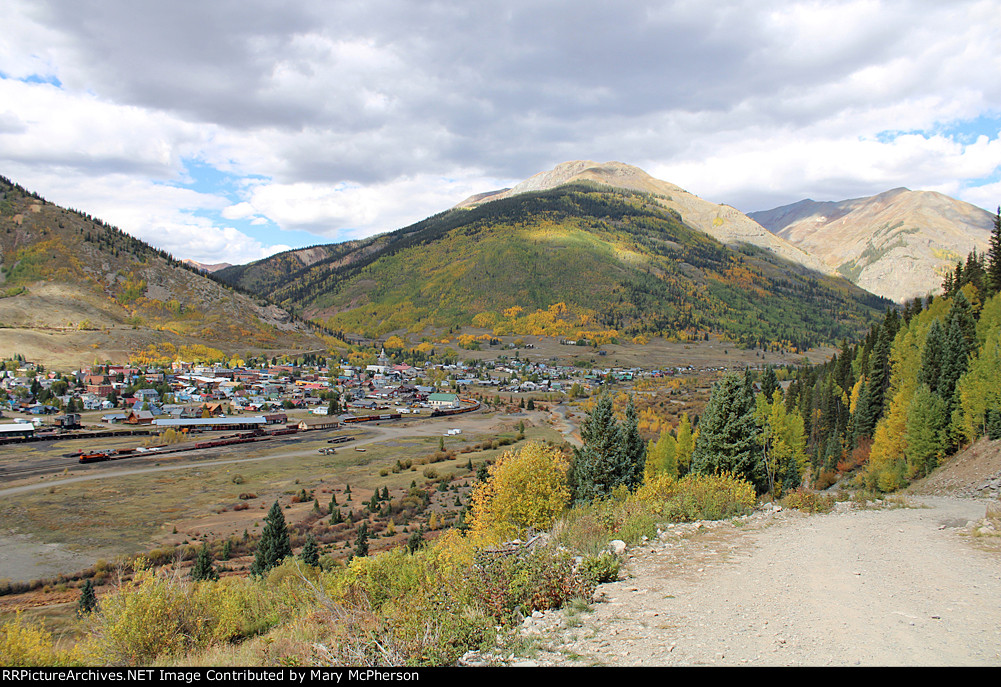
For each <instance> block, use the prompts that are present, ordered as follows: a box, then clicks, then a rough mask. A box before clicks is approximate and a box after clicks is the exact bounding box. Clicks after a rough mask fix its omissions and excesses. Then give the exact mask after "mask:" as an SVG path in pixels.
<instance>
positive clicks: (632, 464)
mask: <svg viewBox="0 0 1001 687" xmlns="http://www.w3.org/2000/svg"><path fill="white" fill-rule="evenodd" d="M619 434H620V437H621V438H620V440H619V441H620V445H621V452H620V456H621V460H622V463H621V465H620V467H619V470H618V472H619V475H618V479H617V484H616V486H618V485H619V484H624V485H625V486H626V488H627V489H629V490H630V491H633V490H634V489H636V487H638V486H639V485H640V484H642V483H643V470H644V468H645V467H646V442H645V441H643V438H642V437H641V436H640V430H639V415H638V413H637V412H636V405H635V404H634V403H633V399H632V397H630V398H629V405H627V406H626V418H625V421H624V422H623V423H622V426H621V427H620V428H619Z"/></svg>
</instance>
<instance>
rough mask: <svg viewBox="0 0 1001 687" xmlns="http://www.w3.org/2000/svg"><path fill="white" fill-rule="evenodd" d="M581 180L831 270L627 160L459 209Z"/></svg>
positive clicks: (569, 170) (578, 165) (590, 165)
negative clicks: (639, 196)
mask: <svg viewBox="0 0 1001 687" xmlns="http://www.w3.org/2000/svg"><path fill="white" fill-rule="evenodd" d="M580 181H589V182H594V183H598V184H604V185H607V186H611V187H613V188H620V189H626V190H629V191H638V192H641V193H647V194H651V196H652V198H653V201H654V202H656V203H657V204H659V205H661V206H662V207H664V208H666V209H668V210H673V211H675V212H677V213H678V214H679V215H680V216H681V219H682V220H683V221H684V222H685V223H686V224H687V225H689V226H691V227H693V228H695V229H699V230H701V231H704V232H705V233H707V234H709V235H710V236H712V237H713V238H715V239H716V240H717V241H719V242H720V243H724V244H726V245H728V246H736V245H739V244H741V243H748V244H751V245H753V246H757V247H759V248H764V249H765V250H768V251H770V252H772V253H775V254H776V255H778V256H780V257H782V258H784V259H786V260H790V261H792V262H795V263H798V264H800V265H803V266H805V267H808V268H810V269H812V270H816V271H818V272H824V273H831V272H832V270H831V269H830V267H829V266H828V265H827V264H826V263H824V262H822V261H821V260H818V259H817V258H816V257H815V256H813V255H811V254H810V253H809V252H807V251H804V250H802V249H801V248H799V247H797V246H794V245H792V244H790V243H788V242H786V241H785V240H781V239H777V238H776V236H775V235H774V234H772V233H770V232H768V231H765V230H764V229H763V228H762V226H761V225H760V224H758V223H757V222H755V221H753V220H751V219H750V218H748V217H747V215H744V214H743V213H742V212H740V211H738V210H736V209H735V208H733V207H731V206H729V205H717V204H715V203H712V202H710V201H707V200H703V199H702V198H699V197H698V196H696V195H694V194H692V193H689V192H688V191H686V190H684V189H683V188H681V187H680V186H676V185H675V184H672V183H670V182H667V181H662V180H660V179H655V178H654V177H652V176H650V175H649V174H647V173H646V172H644V171H643V170H642V169H640V168H638V167H634V166H632V165H627V164H625V163H622V162H604V163H598V162H594V161H591V160H573V161H570V162H563V163H561V164H558V165H556V167H554V168H553V169H551V170H548V171H545V172H540V173H539V174H536V175H534V176H532V177H530V178H528V179H526V180H525V181H523V182H521V183H520V184H517V185H515V186H514V187H512V188H509V189H503V190H500V191H491V192H487V193H480V194H477V195H475V196H471V197H470V198H467V199H465V200H464V201H462V202H461V203H459V204H458V205H457V206H456V207H459V208H469V207H476V206H478V205H482V204H483V203H488V202H492V201H497V200H501V199H504V198H511V197H513V196H516V195H518V194H521V193H527V192H531V191H545V190H548V189H553V188H557V187H559V186H562V185H565V184H572V183H575V182H580Z"/></svg>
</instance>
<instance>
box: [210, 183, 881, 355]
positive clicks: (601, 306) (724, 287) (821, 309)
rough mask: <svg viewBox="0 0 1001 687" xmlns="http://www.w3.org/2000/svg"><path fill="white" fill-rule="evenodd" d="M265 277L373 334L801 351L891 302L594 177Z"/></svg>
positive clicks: (292, 303) (330, 318) (440, 219)
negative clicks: (732, 241)
mask: <svg viewBox="0 0 1001 687" xmlns="http://www.w3.org/2000/svg"><path fill="white" fill-rule="evenodd" d="M285 259H286V260H287V258H285ZM231 270H232V268H231ZM228 272H229V276H227V275H224V278H230V277H231V276H232V275H233V274H235V273H234V272H232V271H228ZM278 272H280V269H279V265H278V263H277V262H273V263H272V268H271V270H270V274H272V275H275V274H277V273H278ZM236 283H242V285H243V286H246V287H252V284H251V283H250V282H247V281H244V282H236ZM269 285H270V286H271V287H272V290H271V292H270V293H271V295H272V297H273V298H274V299H275V300H276V301H277V302H278V303H280V304H281V305H282V306H283V307H286V308H289V309H296V310H299V311H300V312H302V313H303V314H304V315H306V316H309V317H312V318H317V319H320V320H322V321H323V322H325V323H326V324H327V325H328V326H329V327H330V328H332V329H343V330H346V331H351V332H356V333H360V334H364V335H368V336H379V335H383V334H385V333H387V332H390V331H395V330H410V331H414V332H418V331H424V330H426V329H427V328H429V327H435V328H448V329H452V328H458V327H468V326H475V327H480V328H485V329H486V330H489V331H491V332H492V333H493V334H495V335H501V334H548V335H554V336H572V337H580V336H584V337H588V338H601V337H606V338H607V337H610V336H619V337H621V336H630V337H632V336H637V335H643V334H663V335H666V336H671V337H681V338H686V337H687V338H692V337H699V338H701V337H702V336H704V335H705V334H706V333H708V332H713V333H716V334H721V335H723V336H725V337H728V338H731V339H733V340H738V341H742V342H748V343H750V342H755V343H761V344H765V343H781V344H788V345H793V346H798V347H808V346H812V345H816V344H820V343H824V342H833V341H837V340H838V339H840V338H842V337H844V336H853V335H854V334H855V333H857V332H858V331H860V330H862V329H864V328H866V327H868V325H869V322H870V318H871V317H872V315H873V313H874V311H876V310H882V308H884V307H885V305H886V303H885V302H884V301H882V300H881V299H879V298H877V297H874V296H872V295H871V294H868V293H866V292H864V291H862V290H860V289H858V288H856V287H854V286H852V285H850V284H849V283H848V282H846V281H844V280H841V279H837V278H832V277H828V276H825V275H820V274H817V273H813V272H809V271H807V270H805V269H804V268H802V267H800V266H798V265H794V264H792V263H788V262H786V261H783V260H782V259H780V258H777V257H775V256H773V255H772V254H770V253H767V252H765V251H763V250H761V249H757V248H753V247H750V246H748V247H745V248H744V249H742V250H740V251H735V250H732V249H730V248H727V247H726V246H724V245H722V244H721V243H719V242H718V241H716V240H715V239H713V238H711V237H709V236H707V235H706V234H704V233H703V232H700V231H696V230H694V229H692V228H690V227H688V226H687V225H686V224H684V222H683V221H682V220H681V218H680V217H679V216H678V215H677V214H676V213H673V212H671V211H670V210H666V209H664V208H663V207H662V206H660V205H658V204H657V203H656V202H654V200H653V198H652V197H650V196H647V195H645V194H642V193H634V192H628V191H621V190H611V189H609V188H607V187H603V186H598V185H589V184H573V185H569V186H563V187H560V188H557V189H554V190H548V191H543V192H538V193H527V194H521V195H518V196H515V197H512V198H507V199H503V200H498V201H494V202H492V203H489V204H485V205H482V206H479V207H476V208H473V209H468V210H467V209H461V210H451V211H448V212H445V213H442V214H440V215H436V216H434V217H431V218H428V219H426V220H424V221H422V222H419V223H417V224H414V225H412V226H410V227H407V228H405V229H401V230H399V231H397V232H393V233H391V234H386V235H383V236H381V237H378V239H377V240H375V241H373V242H370V243H367V244H365V245H364V246H363V247H362V248H359V249H356V250H354V251H352V250H348V251H343V250H342V251H339V252H338V253H337V254H331V255H330V257H328V258H326V259H323V260H319V261H317V262H315V263H314V264H312V265H309V266H306V267H302V268H300V269H298V270H296V271H294V272H290V273H288V274H287V275H286V277H285V279H284V280H283V281H281V280H274V281H271V282H269Z"/></svg>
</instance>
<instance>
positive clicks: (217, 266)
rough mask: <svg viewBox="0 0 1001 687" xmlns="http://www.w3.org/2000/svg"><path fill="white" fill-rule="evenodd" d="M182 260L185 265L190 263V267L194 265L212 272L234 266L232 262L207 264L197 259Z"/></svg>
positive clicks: (197, 268)
mask: <svg viewBox="0 0 1001 687" xmlns="http://www.w3.org/2000/svg"><path fill="white" fill-rule="evenodd" d="M181 262H183V263H184V264H185V265H188V266H189V267H194V268H195V269H196V270H201V271H202V272H208V273H210V274H211V273H212V272H218V271H219V270H224V269H226V268H227V267H232V266H233V265H232V264H231V263H228V262H216V263H213V264H211V265H206V264H205V263H203V262H198V261H196V260H182V261H181Z"/></svg>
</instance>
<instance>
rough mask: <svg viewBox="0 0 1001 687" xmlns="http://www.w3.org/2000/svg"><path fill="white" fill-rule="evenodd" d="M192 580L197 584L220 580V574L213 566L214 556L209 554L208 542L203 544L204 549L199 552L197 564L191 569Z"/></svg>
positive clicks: (196, 559)
mask: <svg viewBox="0 0 1001 687" xmlns="http://www.w3.org/2000/svg"><path fill="white" fill-rule="evenodd" d="M191 579H193V580H194V581H195V582H211V581H213V580H218V579H219V572H218V571H217V570H216V569H215V565H213V564H212V554H211V553H209V544H208V542H204V543H202V548H201V549H199V550H198V556H197V558H195V564H194V566H192V568H191Z"/></svg>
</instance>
